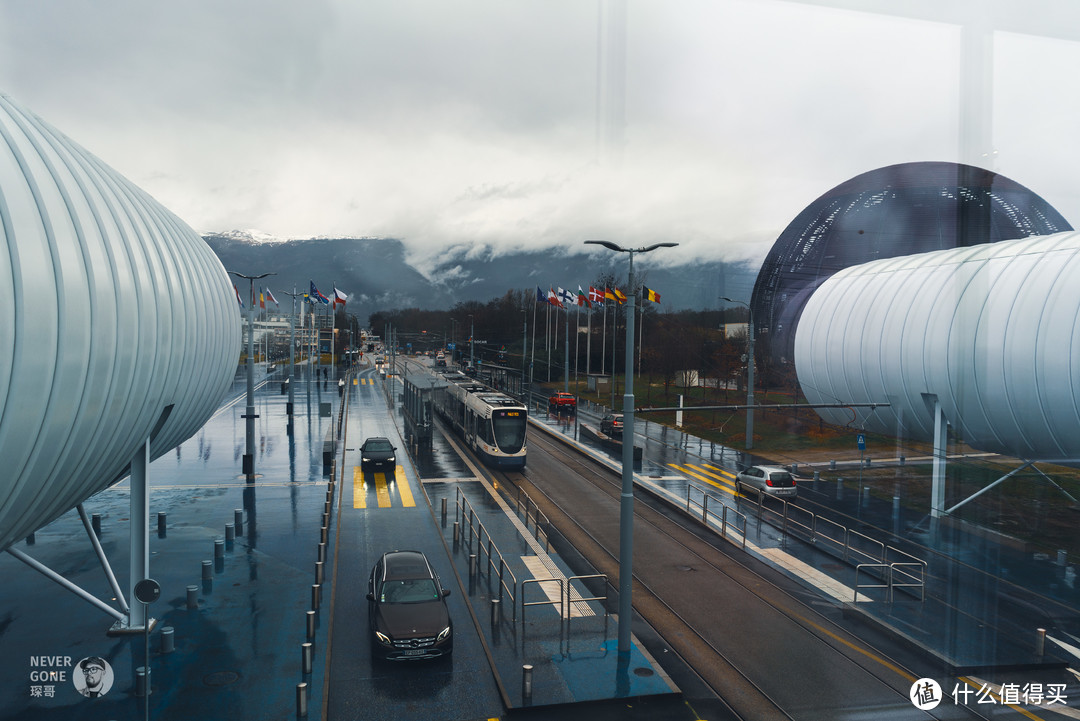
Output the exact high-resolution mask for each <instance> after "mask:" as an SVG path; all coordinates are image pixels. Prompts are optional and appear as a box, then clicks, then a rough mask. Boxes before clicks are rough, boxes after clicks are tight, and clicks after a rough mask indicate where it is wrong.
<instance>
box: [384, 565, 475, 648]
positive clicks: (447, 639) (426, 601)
mask: <svg viewBox="0 0 1080 721" xmlns="http://www.w3.org/2000/svg"><path fill="white" fill-rule="evenodd" d="M449 595H450V591H449V589H445V588H443V587H442V583H441V582H440V581H439V576H438V574H436V573H435V570H434V569H433V568H432V567H431V564H430V563H428V560H427V557H426V556H425V555H424V554H423V553H421V552H420V551H390V552H388V553H384V554H383V555H382V558H380V559H379V562H378V563H376V564H375V568H373V569H371V577H370V578H369V579H368V594H367V599H368V619H369V623H370V627H371V653H372V655H373V656H376V657H382V658H385V659H387V660H390V661H410V660H414V659H423V658H438V657H439V656H444V655H446V654H449V653H450V652H451V651H453V649H454V624H453V622H452V621H451V620H450V612H449V611H448V610H447V608H446V597H447V596H449Z"/></svg>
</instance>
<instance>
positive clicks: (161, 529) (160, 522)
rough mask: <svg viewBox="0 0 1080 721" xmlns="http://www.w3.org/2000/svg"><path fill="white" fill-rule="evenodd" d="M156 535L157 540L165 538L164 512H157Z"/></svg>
mask: <svg viewBox="0 0 1080 721" xmlns="http://www.w3.org/2000/svg"><path fill="white" fill-rule="evenodd" d="M157 533H158V538H164V537H165V512H164V511H158V514H157Z"/></svg>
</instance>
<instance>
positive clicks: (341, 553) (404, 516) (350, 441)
mask: <svg viewBox="0 0 1080 721" xmlns="http://www.w3.org/2000/svg"><path fill="white" fill-rule="evenodd" d="M375 378H377V376H376V374H375V373H374V371H362V372H360V373H359V374H358V378H357V379H356V380H357V381H359V382H357V383H355V384H353V383H351V381H350V385H349V389H350V390H349V398H348V402H347V405H346V416H347V423H346V424H345V427H344V437H343V439H344V444H345V452H344V459H345V460H344V463H343V464H342V466H341V467H340V468H339V469H338V473H339V477H338V479H339V483H338V492H337V500H336V508H337V514H338V515H337V527H336V528H337V530H336V533H335V544H336V549H337V551H336V553H335V555H334V558H333V568H332V575H333V577H334V579H335V581H334V584H333V593H332V597H331V599H330V620H329V623H330V630H329V636H330V645H329V648H328V652H327V653H328V661H327V669H328V671H327V686H328V693H327V697H326V698H327V713H326V716H325V718H327V719H330V720H331V721H346V720H351V719H401V718H433V719H434V718H438V719H447V720H450V721H452V720H454V719H480V718H492V717H496V716H499V715H500V714H501V713H502V710H503V705H502V702H501V699H500V697H499V694H498V690H497V688H496V685H495V682H494V679H493V677H492V675H491V672H490V670H488V669H489V665H488V661H487V658H486V656H485V655H484V651H483V647H482V645H481V643H480V640H479V636H478V634H477V632H476V629H475V627H474V626H473V624H472V623H471V620H470V614H469V610H468V608H467V606H466V603H465V596H466V594H465V590H464V588H463V587H462V585H461V584H460V583H459V580H458V578H457V575H456V573H455V570H454V567H453V565H452V564H451V563H450V560H449V558H448V557H447V549H446V547H445V545H444V543H443V540H442V536H441V534H440V532H439V530H438V527H437V525H436V521H435V518H434V517H433V516H432V514H431V510H430V508H429V506H428V503H427V500H426V498H425V496H424V490H423V488H422V487H421V484H420V482H419V479H418V478H417V477H416V476H415V475H414V473H413V471H412V465H411V463H409V462H408V461H407V459H406V458H405V457H404V456H405V454H404V452H403V451H404V445H405V443H404V441H403V440H402V438H401V437H400V435H399V434H398V430H397V426H396V425H395V424H394V419H393V417H392V415H391V413H392V411H391V410H390V409H389V408H388V407H387V402H386V398H385V397H384V395H383V390H382V387H381V383H382V381H381V380H380V381H379V382H378V383H379V384H378V385H376V381H375ZM372 436H382V437H385V438H389V439H391V442H392V443H394V445H395V446H397V447H398V449H399V456H398V466H397V469H396V472H390V471H367V472H363V471H361V469H360V456H359V448H360V445H361V444H362V443H363V441H364V439H365V438H368V437H372ZM391 550H417V551H422V552H423V553H424V554H425V555H426V556H427V557H428V560H429V561H430V562H431V564H432V566H433V567H434V568H435V570H436V572H437V573H438V574H439V576H440V577H441V578H442V581H443V585H444V586H445V587H447V588H449V589H451V594H450V597H449V598H448V599H447V603H448V606H449V609H450V614H451V618H453V619H454V637H455V638H454V651H453V653H452V654H451V655H450V656H449V657H445V658H441V659H435V660H430V661H417V662H385V661H377V660H373V659H372V657H371V639H370V631H369V630H368V603H367V600H366V594H367V580H368V576H369V574H370V572H371V568H372V567H373V566H374V565H375V563H376V561H377V560H378V558H379V556H380V555H381V554H383V553H384V552H386V551H391Z"/></svg>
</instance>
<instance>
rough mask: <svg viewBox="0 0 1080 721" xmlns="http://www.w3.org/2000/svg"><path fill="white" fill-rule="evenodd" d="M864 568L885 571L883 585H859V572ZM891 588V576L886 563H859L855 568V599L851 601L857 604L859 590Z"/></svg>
mask: <svg viewBox="0 0 1080 721" xmlns="http://www.w3.org/2000/svg"><path fill="white" fill-rule="evenodd" d="M864 568H880V569H884V571H885V583H864V584H862V585H859V571H861V570H862V569H864ZM891 587H892V582H891V574H890V572H889V564H887V563H860V564H859V565H857V566H855V597H854V598H852V599H851V601H852V603H858V602H859V589H860V588H885V589H889V588H891Z"/></svg>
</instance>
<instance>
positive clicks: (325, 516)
mask: <svg viewBox="0 0 1080 721" xmlns="http://www.w3.org/2000/svg"><path fill="white" fill-rule="evenodd" d="M322 524H323V525H324V526H326V527H327V528H329V527H330V514H329V513H324V514H322Z"/></svg>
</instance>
